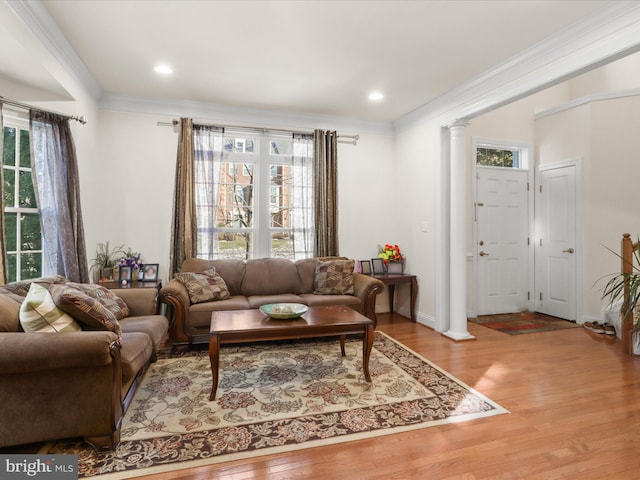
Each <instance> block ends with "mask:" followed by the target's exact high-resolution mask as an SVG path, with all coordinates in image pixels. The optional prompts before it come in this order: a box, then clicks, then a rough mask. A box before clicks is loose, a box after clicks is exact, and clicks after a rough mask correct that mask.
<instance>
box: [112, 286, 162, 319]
mask: <svg viewBox="0 0 640 480" xmlns="http://www.w3.org/2000/svg"><path fill="white" fill-rule="evenodd" d="M112 292H113V293H114V294H116V295H117V296H118V297H120V298H121V299H122V300H124V303H126V304H127V307H129V315H131V316H133V317H139V316H145V315H155V314H157V313H158V290H157V289H156V288H131V289H126V288H122V289H116V290H112Z"/></svg>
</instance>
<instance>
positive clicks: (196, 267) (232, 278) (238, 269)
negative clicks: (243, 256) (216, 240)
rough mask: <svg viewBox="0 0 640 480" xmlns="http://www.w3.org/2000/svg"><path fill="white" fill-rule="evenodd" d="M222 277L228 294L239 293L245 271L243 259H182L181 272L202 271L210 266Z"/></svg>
mask: <svg viewBox="0 0 640 480" xmlns="http://www.w3.org/2000/svg"><path fill="white" fill-rule="evenodd" d="M212 267H213V268H215V269H216V272H218V274H219V275H220V276H221V277H222V278H224V281H225V283H226V284H227V288H228V289H229V294H230V295H233V296H235V295H240V294H241V293H240V291H241V290H240V289H241V287H242V279H243V278H244V272H245V261H244V260H236V259H224V260H203V259H201V258H189V259H187V260H185V261H184V263H183V264H182V267H181V268H180V271H181V272H204V271H206V270H209V269H210V268H212Z"/></svg>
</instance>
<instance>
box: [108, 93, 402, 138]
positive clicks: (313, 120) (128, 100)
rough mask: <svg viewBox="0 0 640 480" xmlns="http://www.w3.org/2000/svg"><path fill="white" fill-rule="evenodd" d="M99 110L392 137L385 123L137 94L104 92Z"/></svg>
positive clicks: (390, 126) (388, 125) (391, 132)
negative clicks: (173, 99)
mask: <svg viewBox="0 0 640 480" xmlns="http://www.w3.org/2000/svg"><path fill="white" fill-rule="evenodd" d="M99 108H100V109H101V110H113V111H120V112H130V113H142V114H153V115H163V116H170V117H191V118H198V119H202V120H207V121H210V122H220V123H239V124H244V125H249V124H250V125H251V126H255V127H258V128H261V127H264V128H276V127H278V128H289V129H300V128H302V129H309V130H314V129H318V128H320V129H327V130H340V131H341V132H343V133H346V132H353V133H359V134H364V133H367V134H374V135H384V136H393V135H394V133H395V132H394V129H393V125H392V124H391V123H389V122H367V121H361V120H357V119H348V118H343V117H331V116H327V115H311V114H301V113H296V112H286V111H274V110H259V109H251V108H243V107H236V106H231V105H221V104H214V103H207V102H195V101H188V100H175V101H167V100H165V99H161V98H153V97H139V96H132V95H121V94H112V93H105V94H103V95H102V97H101V99H100V103H99Z"/></svg>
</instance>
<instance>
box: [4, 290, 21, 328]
mask: <svg viewBox="0 0 640 480" xmlns="http://www.w3.org/2000/svg"><path fill="white" fill-rule="evenodd" d="M20 304H21V302H20V301H16V300H14V299H13V298H11V297H10V296H9V295H4V294H0V332H20V331H22V326H21V325H20Z"/></svg>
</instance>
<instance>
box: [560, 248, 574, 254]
mask: <svg viewBox="0 0 640 480" xmlns="http://www.w3.org/2000/svg"><path fill="white" fill-rule="evenodd" d="M573 252H575V250H574V249H573V248H567V249H566V250H562V253H573Z"/></svg>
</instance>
